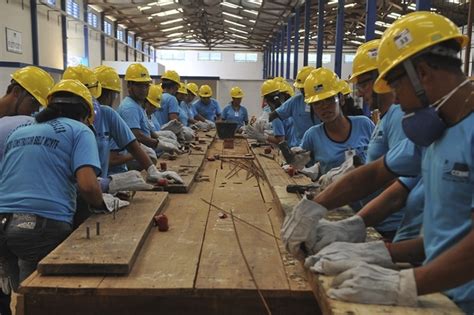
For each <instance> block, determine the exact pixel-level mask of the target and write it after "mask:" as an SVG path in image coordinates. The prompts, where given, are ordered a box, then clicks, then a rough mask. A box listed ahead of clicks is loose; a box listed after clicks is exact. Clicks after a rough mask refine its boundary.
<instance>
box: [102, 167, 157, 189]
mask: <svg viewBox="0 0 474 315" xmlns="http://www.w3.org/2000/svg"><path fill="white" fill-rule="evenodd" d="M109 177H110V178H111V181H110V184H109V192H110V193H111V194H114V193H117V192H119V191H129V190H130V191H136V190H151V189H152V188H153V185H150V184H147V183H146V182H145V181H144V180H143V177H142V175H141V174H140V172H139V171H128V172H124V173H118V174H114V175H110V176H109Z"/></svg>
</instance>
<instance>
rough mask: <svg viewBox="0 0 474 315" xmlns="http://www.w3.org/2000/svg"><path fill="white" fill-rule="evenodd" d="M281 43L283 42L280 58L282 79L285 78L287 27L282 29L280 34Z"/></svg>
mask: <svg viewBox="0 0 474 315" xmlns="http://www.w3.org/2000/svg"><path fill="white" fill-rule="evenodd" d="M280 42H281V44H280V45H281V56H280V73H281V76H282V77H285V73H284V72H285V27H284V26H282V27H281V32H280Z"/></svg>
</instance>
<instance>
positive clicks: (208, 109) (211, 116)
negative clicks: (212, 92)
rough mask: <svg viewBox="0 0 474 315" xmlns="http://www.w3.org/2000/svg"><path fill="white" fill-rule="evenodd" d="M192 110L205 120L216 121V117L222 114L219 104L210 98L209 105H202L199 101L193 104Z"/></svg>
mask: <svg viewBox="0 0 474 315" xmlns="http://www.w3.org/2000/svg"><path fill="white" fill-rule="evenodd" d="M193 106H194V110H195V111H196V112H197V113H198V114H199V115H201V116H202V117H204V118H205V119H207V120H211V121H216V117H217V116H220V115H221V114H222V110H221V107H220V106H219V103H218V102H217V101H216V100H215V99H213V98H211V102H210V103H209V104H207V105H206V104H204V103H203V102H202V101H201V100H200V99H199V100H197V101H196V102H194V104H193Z"/></svg>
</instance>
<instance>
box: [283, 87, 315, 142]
mask: <svg viewBox="0 0 474 315" xmlns="http://www.w3.org/2000/svg"><path fill="white" fill-rule="evenodd" d="M275 111H276V112H277V114H278V117H280V118H281V119H283V120H285V119H287V118H290V117H292V118H293V122H294V128H295V136H296V139H297V141H298V142H300V141H301V140H302V139H303V135H304V133H305V132H306V130H308V129H309V128H311V127H312V126H315V125H318V124H320V123H321V121H320V120H319V118H317V117H316V115H313V117H311V107H310V106H309V105H308V104H306V103H305V102H304V96H303V94H301V93H298V94H296V95H294V96H292V97H290V98H289V99H287V100H286V101H285V102H284V103H283V104H282V105H281V106H280V107H278V108H277V109H276V110H275Z"/></svg>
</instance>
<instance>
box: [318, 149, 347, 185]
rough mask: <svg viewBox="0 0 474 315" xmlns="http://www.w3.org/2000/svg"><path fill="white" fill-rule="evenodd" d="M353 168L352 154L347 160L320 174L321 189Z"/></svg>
mask: <svg viewBox="0 0 474 315" xmlns="http://www.w3.org/2000/svg"><path fill="white" fill-rule="evenodd" d="M354 168H355V166H354V158H353V156H351V157H349V158H348V159H347V160H345V161H344V163H342V164H341V165H340V166H338V167H335V168H333V169H331V170H329V172H327V173H326V174H324V175H323V176H321V178H320V179H319V184H320V185H321V189H325V188H326V187H327V186H329V185H330V184H332V183H333V182H335V181H337V180H339V179H340V178H341V177H343V176H344V175H345V174H347V173H348V172H350V171H352V170H353V169H354Z"/></svg>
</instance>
